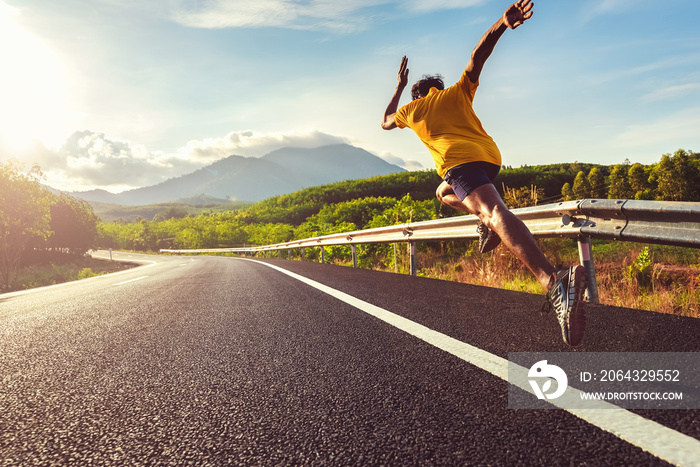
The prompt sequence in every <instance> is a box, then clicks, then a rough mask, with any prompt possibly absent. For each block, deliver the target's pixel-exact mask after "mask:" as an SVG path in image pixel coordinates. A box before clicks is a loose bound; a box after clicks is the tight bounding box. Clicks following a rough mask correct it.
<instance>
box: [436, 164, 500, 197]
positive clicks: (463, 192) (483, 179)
mask: <svg viewBox="0 0 700 467" xmlns="http://www.w3.org/2000/svg"><path fill="white" fill-rule="evenodd" d="M500 171H501V166H499V165H496V164H492V163H490V162H467V163H466V164H462V165H458V166H457V167H452V168H451V169H450V170H448V171H447V173H446V174H445V177H444V180H445V181H446V182H447V183H448V184H449V185H450V186H451V187H452V190H454V192H455V194H456V195H457V196H458V197H459V199H461V200H462V201H464V199H465V198H466V197H467V196H469V194H470V193H471V192H472V191H474V190H476V189H477V188H479V187H480V186H481V185H486V184H487V183H493V180H494V179H495V178H496V175H498V172H500Z"/></svg>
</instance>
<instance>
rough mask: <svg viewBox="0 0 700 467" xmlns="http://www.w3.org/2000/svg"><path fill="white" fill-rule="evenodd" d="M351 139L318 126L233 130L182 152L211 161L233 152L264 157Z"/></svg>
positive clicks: (194, 158)
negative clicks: (267, 130) (270, 130)
mask: <svg viewBox="0 0 700 467" xmlns="http://www.w3.org/2000/svg"><path fill="white" fill-rule="evenodd" d="M347 142H348V139H347V138H343V137H341V136H334V135H329V134H327V133H322V132H320V131H316V130H308V131H291V132H287V133H255V132H253V131H250V130H245V131H232V132H231V133H229V134H227V135H226V136H224V137H221V138H207V139H202V140H193V141H190V142H188V143H187V144H186V145H185V147H184V148H181V149H179V150H178V153H179V154H180V157H182V158H184V159H188V160H194V161H197V162H202V163H211V162H214V161H217V160H219V159H222V158H224V157H228V156H231V155H237V156H246V157H260V156H264V155H265V154H267V153H269V152H271V151H274V150H275V149H279V148H282V147H295V148H317V147H319V146H326V145H329V144H340V143H347Z"/></svg>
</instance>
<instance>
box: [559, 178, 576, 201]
mask: <svg viewBox="0 0 700 467" xmlns="http://www.w3.org/2000/svg"><path fill="white" fill-rule="evenodd" d="M561 196H562V198H563V200H564V201H571V200H573V199H575V198H576V195H574V190H573V189H572V188H571V184H570V183H569V182H566V183H565V184H564V186H563V187H561Z"/></svg>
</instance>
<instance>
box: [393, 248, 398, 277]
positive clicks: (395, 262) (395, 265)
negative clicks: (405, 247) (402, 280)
mask: <svg viewBox="0 0 700 467" xmlns="http://www.w3.org/2000/svg"><path fill="white" fill-rule="evenodd" d="M394 272H396V273H398V272H399V258H398V255H397V254H396V243H394Z"/></svg>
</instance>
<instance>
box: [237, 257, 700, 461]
mask: <svg viewBox="0 0 700 467" xmlns="http://www.w3.org/2000/svg"><path fill="white" fill-rule="evenodd" d="M237 259H238V260H241V261H251V262H254V263H258V264H262V265H264V266H268V267H270V268H273V269H276V270H277V271H279V272H281V273H283V274H286V275H288V276H290V277H293V278H294V279H297V280H299V281H301V282H303V283H305V284H307V285H310V286H311V287H313V288H315V289H318V290H320V291H321V292H324V293H327V294H328V295H331V296H333V297H335V298H337V299H338V300H341V301H343V302H345V303H347V304H348V305H352V306H354V307H355V308H358V309H360V310H362V311H364V312H365V313H368V314H370V315H372V316H374V317H375V318H378V319H380V320H382V321H384V322H386V323H388V324H390V325H392V326H394V327H396V328H398V329H400V330H402V331H404V332H407V333H408V334H411V335H412V336H414V337H417V338H419V339H421V340H423V341H425V342H427V343H429V344H431V345H433V346H435V347H437V348H439V349H441V350H444V351H445V352H448V353H450V354H452V355H454V356H456V357H459V358H461V359H462V360H464V361H466V362H467V363H470V364H472V365H474V366H477V367H479V368H481V369H482V370H486V371H488V372H489V373H491V374H493V375H495V376H498V377H499V378H502V379H503V380H505V381H508V360H506V359H504V358H502V357H499V356H497V355H493V354H491V353H489V352H487V351H485V350H482V349H479V348H478V347H474V346H472V345H469V344H466V343H464V342H461V341H459V340H457V339H454V338H452V337H450V336H447V335H445V334H442V333H439V332H437V331H434V330H432V329H430V328H428V327H425V326H423V325H421V324H418V323H416V322H413V321H411V320H409V319H406V318H404V317H402V316H399V315H396V314H394V313H392V312H390V311H387V310H385V309H383V308H379V307H378V306H375V305H372V304H371V303H368V302H365V301H363V300H360V299H358V298H355V297H353V296H351V295H348V294H346V293H344V292H341V291H339V290H336V289H333V288H331V287H328V286H326V285H323V284H321V283H319V282H316V281H314V280H311V279H308V278H306V277H304V276H300V275H299V274H296V273H293V272H291V271H287V270H286V269H282V268H280V267H278V266H274V265H272V264H268V263H263V262H260V261H255V260H251V259H244V258H237ZM513 367H514V365H513V364H512V363H511V369H513ZM516 367H517V366H516ZM517 371H524V372H525V374H527V372H528V369H526V368H524V367H519V368H517ZM519 379H520V380H521V381H526V380H527V378H519ZM511 384H513V383H511ZM518 387H520V389H523V390H525V391H527V392H529V393H532V388H531V387H529V385H526V384H523V385H518ZM548 402H549V403H551V404H553V405H555V406H557V407H559V408H561V409H563V410H566V411H567V412H569V413H571V414H573V415H575V416H577V417H579V418H581V419H583V420H585V421H586V422H588V423H590V424H592V425H595V426H597V427H598V428H600V429H602V430H605V431H607V432H609V433H612V434H613V435H615V436H617V437H619V438H620V439H623V440H625V441H627V442H628V443H630V444H633V445H635V446H637V447H639V448H641V449H642V450H644V451H646V452H648V453H650V454H652V455H654V456H656V457H658V458H660V459H663V460H665V461H667V462H670V463H672V464H675V465H700V441H698V440H697V439H695V438H693V437H691V436H687V435H684V434H682V433H679V432H677V431H675V430H672V429H671V428H668V427H666V426H663V425H661V424H659V423H657V422H654V421H651V420H648V419H646V418H644V417H642V416H639V415H637V414H634V413H632V412H629V411H628V410H625V409H622V408H620V407H617V406H615V405H613V404H610V403H608V402H604V401H599V402H602V404H600V405H599V407H600V409H567V408H565V407H562V406H561V405H562V404H561V403H559V404H557V403H556V400H550V401H548ZM601 409H605V410H601Z"/></svg>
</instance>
